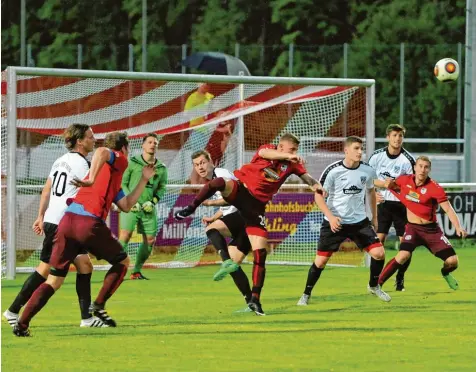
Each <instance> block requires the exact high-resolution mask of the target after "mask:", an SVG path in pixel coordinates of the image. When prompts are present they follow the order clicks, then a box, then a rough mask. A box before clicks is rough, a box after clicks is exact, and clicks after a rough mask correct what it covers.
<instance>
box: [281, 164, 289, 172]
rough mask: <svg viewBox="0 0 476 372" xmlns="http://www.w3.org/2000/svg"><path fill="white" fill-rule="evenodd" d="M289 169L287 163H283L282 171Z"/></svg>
mask: <svg viewBox="0 0 476 372" xmlns="http://www.w3.org/2000/svg"><path fill="white" fill-rule="evenodd" d="M287 169H288V165H287V164H281V172H286V170H287Z"/></svg>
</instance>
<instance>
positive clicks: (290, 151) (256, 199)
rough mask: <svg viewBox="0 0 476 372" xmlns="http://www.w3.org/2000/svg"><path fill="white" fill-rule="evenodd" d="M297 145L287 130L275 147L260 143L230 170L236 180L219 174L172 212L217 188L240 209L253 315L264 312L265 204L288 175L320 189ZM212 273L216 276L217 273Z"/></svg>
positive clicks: (195, 204)
mask: <svg viewBox="0 0 476 372" xmlns="http://www.w3.org/2000/svg"><path fill="white" fill-rule="evenodd" d="M298 147H299V139H298V138H297V137H296V136H294V135H292V134H290V133H286V134H284V135H282V136H281V138H280V140H279V143H278V145H277V146H276V145H271V144H267V145H263V146H261V147H260V148H259V149H258V151H257V152H256V154H255V156H254V157H253V159H252V160H251V162H250V163H249V164H245V165H244V166H243V167H241V168H240V169H238V170H236V171H235V172H234V174H235V177H236V178H237V179H238V180H231V179H225V178H223V177H217V178H215V179H213V180H211V181H210V182H209V183H208V184H206V185H205V186H204V187H203V188H202V190H201V191H200V192H199V193H198V195H197V196H196V197H195V199H194V201H193V202H192V203H191V204H190V205H189V206H187V207H185V208H184V209H182V210H181V211H179V212H177V213H176V214H175V218H176V219H183V218H185V217H188V216H190V215H191V214H192V213H193V212H195V210H196V209H197V207H198V206H199V205H200V204H202V203H203V202H204V201H205V200H206V199H208V198H210V197H211V196H212V195H214V194H215V193H216V192H217V191H219V192H221V195H222V196H223V199H224V200H225V201H227V202H228V203H229V204H231V205H233V206H235V207H236V208H237V209H238V210H239V211H240V213H241V215H242V216H243V218H244V220H245V224H246V233H247V234H248V237H249V240H250V243H251V249H252V250H253V257H254V260H253V271H252V273H253V274H252V277H253V288H252V291H251V292H252V294H251V300H250V302H249V303H248V306H249V307H250V309H251V310H253V311H254V312H255V313H256V315H265V314H264V311H263V309H262V307H261V303H260V294H261V289H262V288H263V284H264V278H265V272H266V269H265V261H266V256H267V251H266V248H267V246H268V232H267V230H266V223H265V215H264V212H265V207H266V204H267V203H268V202H269V201H270V200H271V199H272V197H273V195H274V194H276V193H277V192H278V190H279V188H280V187H281V185H282V184H283V183H284V182H285V181H286V179H287V178H288V177H289V176H291V175H292V174H295V175H297V176H299V177H300V178H301V179H302V180H303V181H304V182H305V183H307V184H308V185H310V186H311V188H312V189H313V190H314V191H316V192H317V191H321V190H322V186H321V184H320V183H319V182H317V181H316V180H315V179H314V178H312V177H311V176H310V175H309V174H308V173H307V171H306V169H305V168H304V165H303V159H302V157H301V156H299V155H297V151H298ZM243 258H244V255H242V256H241V258H240V259H236V258H235V257H232V259H233V261H234V262H233V263H231V264H230V266H229V267H222V268H221V269H220V270H226V271H227V272H228V273H231V272H234V271H236V270H238V268H239V266H238V264H239V263H240V262H241V260H242V259H243ZM216 275H220V272H218V273H217V274H216Z"/></svg>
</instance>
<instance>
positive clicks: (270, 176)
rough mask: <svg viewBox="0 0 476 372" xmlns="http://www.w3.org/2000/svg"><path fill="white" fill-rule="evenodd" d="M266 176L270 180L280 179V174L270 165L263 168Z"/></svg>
mask: <svg viewBox="0 0 476 372" xmlns="http://www.w3.org/2000/svg"><path fill="white" fill-rule="evenodd" d="M263 173H264V176H265V178H266V179H267V180H269V181H279V174H278V173H277V172H276V171H275V170H274V169H271V168H269V167H267V168H264V169H263Z"/></svg>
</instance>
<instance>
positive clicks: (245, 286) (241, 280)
mask: <svg viewBox="0 0 476 372" xmlns="http://www.w3.org/2000/svg"><path fill="white" fill-rule="evenodd" d="M230 275H231V277H232V278H233V281H234V282H235V285H236V287H237V288H238V289H239V290H240V292H241V294H242V295H243V297H244V298H245V300H246V302H249V300H250V299H251V287H250V281H249V280H248V276H247V275H246V273H245V272H244V271H243V269H242V268H241V267H240V268H239V269H238V270H236V271H235V272H232V273H230Z"/></svg>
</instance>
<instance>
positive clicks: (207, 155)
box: [192, 150, 212, 161]
mask: <svg viewBox="0 0 476 372" xmlns="http://www.w3.org/2000/svg"><path fill="white" fill-rule="evenodd" d="M200 156H205V159H207V160H208V161H212V157H211V155H210V153H209V152H208V151H207V150H199V151H195V152H194V153H193V154H192V160H195V159H196V158H198V157H200Z"/></svg>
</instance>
